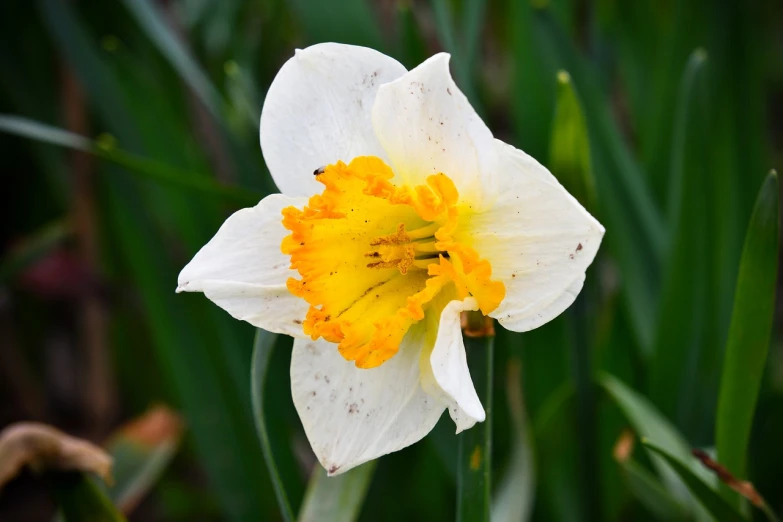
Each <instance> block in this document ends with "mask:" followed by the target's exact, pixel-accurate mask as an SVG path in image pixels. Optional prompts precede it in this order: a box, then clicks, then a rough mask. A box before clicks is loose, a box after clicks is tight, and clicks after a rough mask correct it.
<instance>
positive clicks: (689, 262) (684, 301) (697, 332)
mask: <svg viewBox="0 0 783 522" xmlns="http://www.w3.org/2000/svg"><path fill="white" fill-rule="evenodd" d="M706 64H707V55H706V53H705V52H704V50H702V49H697V50H696V51H694V52H693V53H692V54H691V58H690V60H689V61H688V65H687V67H686V69H685V73H684V75H683V79H682V85H681V89H680V95H679V104H678V108H677V118H676V126H675V130H674V136H673V143H672V147H671V148H672V165H671V173H672V179H671V184H670V186H671V194H670V204H669V209H670V215H669V221H670V225H671V228H672V230H673V235H672V244H671V247H670V249H669V256H668V260H667V262H666V265H665V270H664V277H663V279H664V281H663V291H662V293H661V299H660V301H659V305H660V306H659V311H658V323H657V328H656V335H655V344H654V347H655V349H654V354H655V355H654V357H653V359H652V364H651V369H650V372H651V376H650V395H651V397H652V398H653V401H654V402H655V404H657V405H658V407H659V408H660V409H661V411H662V412H663V413H664V414H666V415H667V416H669V417H670V418H672V419H674V420H675V422H676V424H677V425H678V426H680V428H681V429H683V430H684V431H685V433H692V432H693V429H692V428H693V425H694V423H695V420H696V419H699V417H698V415H696V414H697V413H698V412H697V411H695V410H696V409H703V408H704V405H703V404H700V403H699V402H698V401H696V391H697V390H698V389H699V386H698V385H699V384H702V383H703V381H701V380H700V376H699V372H698V369H699V368H700V367H701V364H700V363H701V362H702V359H703V357H704V356H705V353H704V352H705V348H706V346H707V345H708V338H707V336H708V325H709V324H710V315H709V311H710V309H711V303H710V300H709V294H708V292H709V289H708V286H709V281H710V276H711V274H712V259H711V258H710V256H709V255H708V251H709V245H710V237H711V234H712V230H711V227H710V226H709V210H708V205H709V199H710V198H709V196H710V189H709V187H710V177H711V173H710V171H709V169H708V166H707V164H706V163H705V158H706V157H708V155H709V148H708V147H709V144H708V128H707V121H708V120H707V105H706V103H707V102H706V100H707V77H706V73H707V71H706ZM702 386H703V387H704V386H707V385H706V383H705V384H702ZM686 428H691V429H686ZM653 439H655V438H654V437H653Z"/></svg>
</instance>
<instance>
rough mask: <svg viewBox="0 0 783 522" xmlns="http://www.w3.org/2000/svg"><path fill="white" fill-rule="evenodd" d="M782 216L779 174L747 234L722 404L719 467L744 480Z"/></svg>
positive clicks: (764, 190) (728, 494) (764, 192)
mask: <svg viewBox="0 0 783 522" xmlns="http://www.w3.org/2000/svg"><path fill="white" fill-rule="evenodd" d="M779 214H780V201H779V192H778V178H777V174H776V173H775V172H774V171H773V172H771V173H770V174H769V175H768V176H767V179H766V180H765V181H764V184H763V185H762V187H761V190H760V191H759V195H758V198H757V200H756V206H755V208H754V209H753V214H752V216H751V219H750V224H749V226H748V231H747V233H746V234H745V246H744V247H743V249H742V258H741V260H740V268H739V275H738V277H737V289H736V291H735V294H734V311H733V313H732V317H731V326H730V329H729V338H728V341H727V344H726V354H725V358H724V362H723V375H722V377H721V385H720V395H719V398H718V417H717V422H716V426H715V440H716V446H717V451H718V461H719V462H720V463H721V464H723V465H724V466H725V467H726V468H728V469H729V471H731V472H732V473H733V474H734V475H736V476H737V477H739V478H744V477H745V476H746V474H747V469H746V468H747V451H748V441H749V439H750V431H751V427H752V424H753V414H754V412H755V411H756V403H757V401H758V396H759V389H760V388H761V382H762V380H763V378H764V366H765V363H766V359H767V351H768V349H769V342H770V335H771V333H772V325H773V319H774V314H775V290H776V286H775V283H776V280H777V270H778V250H779V241H780V239H779V237H780V234H779V232H780V224H779V219H780V217H779ZM722 492H723V495H724V497H725V498H726V500H728V501H729V502H730V503H731V504H733V505H734V506H738V505H739V502H740V499H739V496H738V495H737V494H736V493H734V492H732V491H731V490H729V489H728V488H725V487H723V488H722Z"/></svg>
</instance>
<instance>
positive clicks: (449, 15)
mask: <svg viewBox="0 0 783 522" xmlns="http://www.w3.org/2000/svg"><path fill="white" fill-rule="evenodd" d="M431 3H432V11H433V14H434V17H435V30H436V31H437V34H438V39H439V40H440V42H441V45H442V46H443V48H444V49H445V50H446V51H447V52H449V53H451V54H452V55H453V57H454V59H453V60H452V61H451V67H452V68H453V70H454V75H455V77H456V83H457V85H458V86H459V88H460V89H461V90H462V92H464V93H465V96H466V97H467V98H468V100H470V102H471V103H472V104H473V105H474V106H476V105H477V102H478V100H477V98H476V84H475V81H474V78H475V77H476V74H475V65H476V58H477V56H478V50H479V44H480V38H481V28H482V26H483V23H484V15H485V12H486V5H485V0H466V1H465V2H463V4H464V5H463V6H462V7H463V13H462V15H463V16H462V23H459V24H458V23H457V22H456V18H457V17H456V16H454V12H453V11H452V7H453V4H452V2H449V1H448V0H431ZM477 110H478V109H477Z"/></svg>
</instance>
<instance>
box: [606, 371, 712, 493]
mask: <svg viewBox="0 0 783 522" xmlns="http://www.w3.org/2000/svg"><path fill="white" fill-rule="evenodd" d="M598 382H599V384H601V386H603V388H604V389H605V390H606V391H607V392H608V393H609V396H610V397H611V398H612V399H613V400H614V401H615V403H617V406H619V407H620V410H621V411H622V412H623V414H624V415H625V416H626V417H627V418H628V420H629V421H630V422H631V425H632V426H633V428H634V431H635V432H636V433H637V434H638V435H639V436H640V437H645V438H648V439H651V440H655V441H657V443H658V444H660V445H661V447H663V448H665V449H666V451H668V452H669V453H671V454H672V455H674V456H676V457H677V458H679V459H681V460H682V461H684V462H688V463H690V466H691V471H692V472H693V473H696V474H698V475H699V476H701V477H702V478H704V479H705V480H709V478H710V477H709V473H707V472H706V470H704V469H703V468H702V467H701V466H700V465H699V463H698V462H695V461H694V460H693V459H692V458H691V452H690V446H689V445H688V443H687V441H686V440H685V439H684V438H683V436H682V435H681V434H680V433H679V432H678V431H677V429H676V428H675V427H674V426H672V424H671V423H670V422H669V421H668V420H667V419H666V418H665V417H664V416H663V415H661V413H660V412H659V411H658V410H656V409H655V406H653V405H652V404H651V403H650V401H649V400H647V399H646V398H645V397H643V396H642V395H641V394H639V393H637V392H636V391H634V390H632V389H631V388H629V387H628V386H626V385H625V384H623V383H622V382H621V381H619V380H618V379H616V378H614V377H612V376H611V375H609V374H606V373H604V374H601V375H600V377H599V378H598ZM651 457H652V462H653V465H654V466H655V467H656V469H657V470H658V472H659V473H660V474H661V477H662V479H663V481H664V483H665V484H666V486H667V488H668V490H669V491H670V492H671V493H672V494H673V495H674V496H676V497H677V499H678V500H680V501H683V502H687V501H688V497H687V495H684V494H683V493H684V491H683V489H682V483H681V481H680V479H679V478H678V477H677V474H676V473H675V472H674V470H672V469H671V467H670V466H669V464H668V463H667V462H666V460H665V459H663V458H661V457H658V456H657V455H651Z"/></svg>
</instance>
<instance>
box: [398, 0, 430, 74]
mask: <svg viewBox="0 0 783 522" xmlns="http://www.w3.org/2000/svg"><path fill="white" fill-rule="evenodd" d="M397 58H398V59H399V60H400V62H401V63H402V64H403V65H404V66H405V67H407V68H408V69H413V68H414V67H416V66H417V65H419V64H420V63H421V62H423V61H424V60H425V59H426V58H427V47H426V43H425V42H424V38H423V37H422V32H421V29H420V28H419V25H418V23H417V21H416V15H415V13H414V12H413V9H412V8H411V5H410V4H409V3H408V2H398V3H397Z"/></svg>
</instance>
